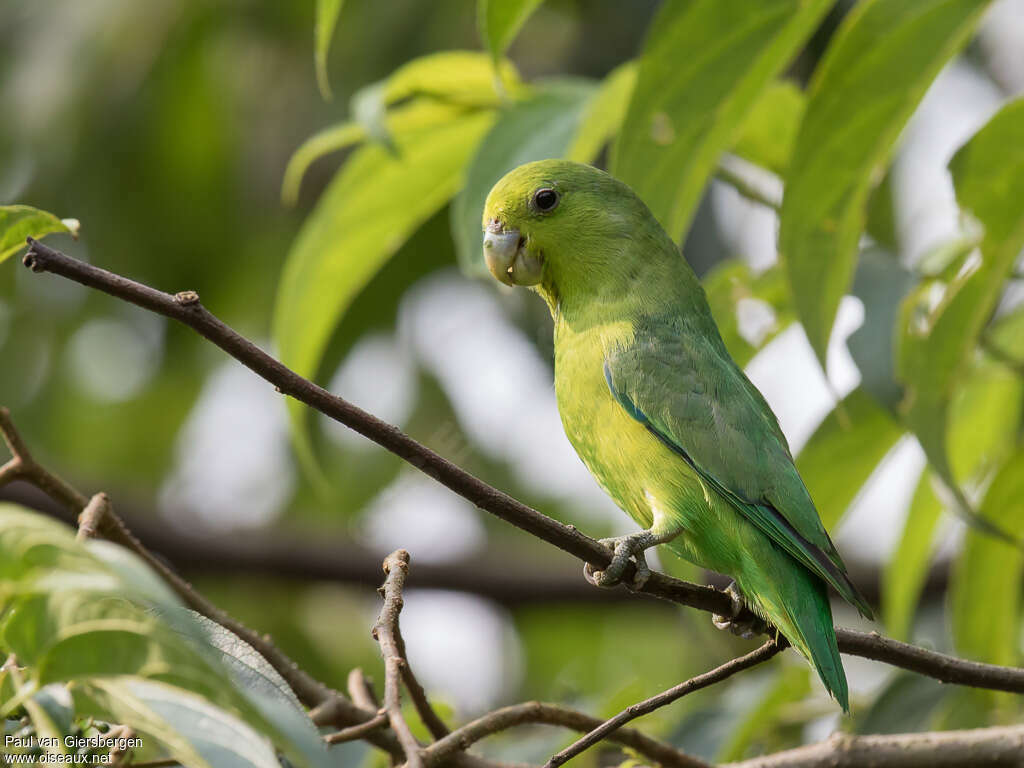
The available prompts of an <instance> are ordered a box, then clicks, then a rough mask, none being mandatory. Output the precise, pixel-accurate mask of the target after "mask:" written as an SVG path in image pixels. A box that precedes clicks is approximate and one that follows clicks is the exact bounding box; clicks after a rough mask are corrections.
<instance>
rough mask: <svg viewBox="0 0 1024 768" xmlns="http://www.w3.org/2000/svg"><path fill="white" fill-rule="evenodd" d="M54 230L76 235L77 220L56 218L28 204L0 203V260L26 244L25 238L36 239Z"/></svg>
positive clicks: (7, 257)
mask: <svg viewBox="0 0 1024 768" xmlns="http://www.w3.org/2000/svg"><path fill="white" fill-rule="evenodd" d="M54 232H66V233H68V234H70V235H72V236H73V237H77V236H78V222H77V221H75V220H74V219H64V220H61V219H58V218H57V217H56V216H54V215H53V214H52V213H47V212H46V211H41V210H39V209H38V208H33V207H32V206H29V205H0V262H3V261H4V260H6V259H9V258H10V257H11V256H13V255H14V254H16V253H17V252H18V251H20V250H21V249H22V248H24V247H25V246H26V242H25V239H26V238H29V237H34V238H36V239H37V240H38V239H40V238H42V237H45V236H46V235H49V234H53V233H54Z"/></svg>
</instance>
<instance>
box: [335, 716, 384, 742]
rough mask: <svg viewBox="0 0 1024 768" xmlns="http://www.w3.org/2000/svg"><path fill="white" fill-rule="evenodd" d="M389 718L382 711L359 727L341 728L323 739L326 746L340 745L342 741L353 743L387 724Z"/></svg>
mask: <svg viewBox="0 0 1024 768" xmlns="http://www.w3.org/2000/svg"><path fill="white" fill-rule="evenodd" d="M388 721H389V718H388V713H387V710H385V709H382V710H381V711H380V712H378V713H377V716H376V717H374V718H372V719H370V720H367V721H366V722H365V723H360V724H359V725H350V726H349V727H348V728H342V729H341V730H340V731H338V732H337V733H332V734H331V735H330V736H327V737H326V738H324V741H326V742H327V743H328V744H341V743H342V742H344V741H355V740H356V739H361V738H363V737H365V736H366V735H367V734H368V733H372V732H373V731H376V730H378V729H379V728H383V727H384V726H386V725H387V724H388Z"/></svg>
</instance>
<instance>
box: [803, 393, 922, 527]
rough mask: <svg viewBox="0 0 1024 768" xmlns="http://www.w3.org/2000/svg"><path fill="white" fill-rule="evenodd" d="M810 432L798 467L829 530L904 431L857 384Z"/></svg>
mask: <svg viewBox="0 0 1024 768" xmlns="http://www.w3.org/2000/svg"><path fill="white" fill-rule="evenodd" d="M841 405H842V407H841V408H836V409H834V410H833V411H832V412H831V413H829V414H828V416H826V417H825V420H824V421H823V422H822V423H821V425H820V426H819V427H818V428H817V429H816V430H815V432H814V434H813V435H811V439H810V440H808V441H807V445H805V446H804V448H803V450H802V451H800V455H799V456H797V459H796V466H797V469H798V470H800V476H801V477H802V478H803V479H804V483H805V484H806V485H807V490H808V491H810V494H811V498H812V499H814V503H815V505H816V506H817V507H818V513H819V514H820V515H821V520H822V522H823V523H824V524H825V527H826V528H827V529H830V530H831V529H832V528H834V527H835V525H836V523H838V522H839V520H840V519H841V518H842V516H843V513H844V512H846V510H847V508H848V507H849V506H850V504H851V503H853V500H854V499H855V498H856V496H857V492H858V491H860V489H861V487H862V486H863V485H864V483H866V482H867V480H868V478H869V477H871V473H872V472H874V471H875V467H877V466H878V464H879V462H881V461H882V459H883V458H885V455H886V454H887V453H889V451H890V450H891V449H892V447H893V446H894V445H895V444H896V441H897V440H899V438H900V436H901V435H902V434H903V427H902V426H901V425H899V424H898V423H897V422H896V421H895V420H894V419H893V418H892V416H891V415H890V414H889V413H887V412H886V410H885V409H884V408H882V407H881V406H880V405H878V404H877V403H876V402H875V401H874V400H873V399H871V398H870V397H869V396H868V395H867V393H865V392H864V390H862V389H855V390H854V391H853V392H851V393H850V394H849V395H847V396H846V397H845V398H843V401H842V404H841Z"/></svg>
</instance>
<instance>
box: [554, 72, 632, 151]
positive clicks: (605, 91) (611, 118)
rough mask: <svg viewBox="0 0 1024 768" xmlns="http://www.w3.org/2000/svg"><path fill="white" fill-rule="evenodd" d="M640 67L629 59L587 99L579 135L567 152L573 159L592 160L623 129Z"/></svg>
mask: <svg viewBox="0 0 1024 768" xmlns="http://www.w3.org/2000/svg"><path fill="white" fill-rule="evenodd" d="M636 71H637V65H636V62H635V61H627V62H626V63H625V64H621V65H619V66H618V67H616V68H615V69H613V70H612V71H611V72H609V73H608V75H607V77H605V79H604V80H602V81H601V86H600V87H599V88H598V89H597V92H596V93H594V95H593V96H591V97H590V101H589V102H587V105H586V108H585V109H584V110H583V115H582V117H581V118H580V122H579V128H578V129H577V131H576V136H575V137H574V138H573V140H572V144H571V145H570V146H569V149H568V150H567V151H566V153H565V156H566V157H567V158H568V159H569V160H575V161H576V162H578V163H589V162H592V161H593V160H594V158H596V157H597V156H598V155H599V154H600V153H601V150H602V149H604V146H605V144H607V143H608V142H609V141H610V140H611V138H612V137H613V136H614V135H615V134H616V133H618V132H619V128H620V127H621V126H622V121H623V120H624V119H625V117H626V107H628V106H629V100H630V98H632V96H633V88H634V87H635V86H636Z"/></svg>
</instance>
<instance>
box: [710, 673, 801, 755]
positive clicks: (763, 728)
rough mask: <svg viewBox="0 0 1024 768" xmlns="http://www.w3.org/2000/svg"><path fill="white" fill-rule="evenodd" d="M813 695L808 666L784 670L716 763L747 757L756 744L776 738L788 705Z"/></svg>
mask: <svg viewBox="0 0 1024 768" xmlns="http://www.w3.org/2000/svg"><path fill="white" fill-rule="evenodd" d="M810 692H811V677H810V669H809V668H808V667H807V666H806V665H799V666H797V665H787V666H784V667H782V668H781V669H780V670H779V672H778V674H777V675H776V677H775V682H774V683H773V684H772V685H771V686H770V687H769V688H768V690H767V691H766V692H765V694H764V695H763V696H761V697H760V698H759V699H757V700H755V701H754V702H753V704H752V706H751V707H750V709H749V711H748V712H746V713H745V714H744V716H743V717H742V718H741V719H740V720H739V722H737V723H735V724H734V725H733V729H732V733H731V734H730V735H729V738H728V740H727V741H726V742H725V744H724V745H722V747H721V748H720V750H719V752H718V755H717V757H716V761H718V762H730V761H733V760H740V759H742V758H743V757H745V756H746V754H747V750H748V749H749V748H750V746H751V745H752V744H754V743H755V742H757V741H760V740H763V739H765V738H766V737H771V736H773V735H774V734H775V733H776V732H777V731H778V730H779V714H780V711H781V710H782V709H783V708H784V707H785V706H786V705H787V704H791V703H793V702H796V701H801V700H803V699H804V698H805V697H806V696H807V695H808V694H809V693H810ZM768 751H772V750H768Z"/></svg>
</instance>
